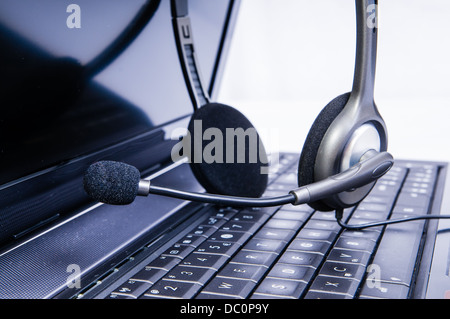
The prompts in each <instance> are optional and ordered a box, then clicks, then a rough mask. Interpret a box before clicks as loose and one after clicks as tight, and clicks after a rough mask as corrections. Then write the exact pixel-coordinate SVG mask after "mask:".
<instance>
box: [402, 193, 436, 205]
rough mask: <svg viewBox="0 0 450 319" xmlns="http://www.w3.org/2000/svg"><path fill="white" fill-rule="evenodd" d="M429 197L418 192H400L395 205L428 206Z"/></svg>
mask: <svg viewBox="0 0 450 319" xmlns="http://www.w3.org/2000/svg"><path fill="white" fill-rule="evenodd" d="M429 203H430V197H429V196H428V195H423V194H419V193H403V192H402V193H401V194H400V196H399V197H398V199H397V205H402V206H412V207H420V208H428V205H429Z"/></svg>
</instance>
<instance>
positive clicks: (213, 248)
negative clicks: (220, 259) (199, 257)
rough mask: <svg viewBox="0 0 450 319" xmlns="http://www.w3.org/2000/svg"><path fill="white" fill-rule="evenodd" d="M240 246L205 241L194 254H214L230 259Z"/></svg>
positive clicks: (232, 243) (230, 243) (227, 242)
mask: <svg viewBox="0 0 450 319" xmlns="http://www.w3.org/2000/svg"><path fill="white" fill-rule="evenodd" d="M239 247H240V244H237V243H234V242H229V241H223V242H220V241H210V240H207V241H205V242H204V243H203V244H201V245H200V246H199V247H198V248H197V249H196V250H195V252H196V253H204V254H216V255H224V256H228V257H231V256H232V255H233V254H234V253H235V252H236V250H238V249H239Z"/></svg>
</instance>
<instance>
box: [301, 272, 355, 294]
mask: <svg viewBox="0 0 450 319" xmlns="http://www.w3.org/2000/svg"><path fill="white" fill-rule="evenodd" d="M359 283H360V281H359V280H355V279H350V278H342V277H341V278H339V277H329V276H317V277H316V278H315V279H314V282H313V284H312V285H311V287H310V291H323V292H330V293H339V294H347V295H348V296H354V295H355V293H356V290H357V289H358V286H359ZM306 296H307V297H308V295H306Z"/></svg>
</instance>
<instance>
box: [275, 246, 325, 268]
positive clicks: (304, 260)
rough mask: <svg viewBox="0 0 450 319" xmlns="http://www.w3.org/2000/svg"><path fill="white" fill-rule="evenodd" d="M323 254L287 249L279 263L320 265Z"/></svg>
mask: <svg viewBox="0 0 450 319" xmlns="http://www.w3.org/2000/svg"><path fill="white" fill-rule="evenodd" d="M322 258H323V256H322V255H320V254H313V253H307V252H302V251H293V250H287V251H286V252H285V253H284V254H283V255H282V256H281V257H280V259H279V260H278V262H279V263H285V264H293V265H303V266H312V267H317V266H319V264H320V262H321V261H322Z"/></svg>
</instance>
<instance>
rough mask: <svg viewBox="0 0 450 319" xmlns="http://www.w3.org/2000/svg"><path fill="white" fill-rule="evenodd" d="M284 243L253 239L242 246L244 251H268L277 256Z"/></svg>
mask: <svg viewBox="0 0 450 319" xmlns="http://www.w3.org/2000/svg"><path fill="white" fill-rule="evenodd" d="M284 246H285V243H284V242H282V241H279V240H271V239H260V238H253V239H250V241H249V242H248V243H247V244H246V245H245V246H244V249H248V250H256V251H269V252H274V253H276V254H279V253H280V252H281V250H282V249H283V248H284Z"/></svg>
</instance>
